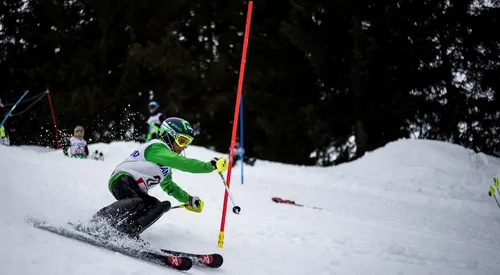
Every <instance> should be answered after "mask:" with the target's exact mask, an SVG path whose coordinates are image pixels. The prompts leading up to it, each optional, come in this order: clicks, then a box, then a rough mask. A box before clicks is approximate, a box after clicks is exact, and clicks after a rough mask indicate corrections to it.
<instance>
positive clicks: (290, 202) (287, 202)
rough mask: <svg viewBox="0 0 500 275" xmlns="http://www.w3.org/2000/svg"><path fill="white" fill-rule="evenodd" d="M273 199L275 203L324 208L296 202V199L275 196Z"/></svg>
mask: <svg viewBox="0 0 500 275" xmlns="http://www.w3.org/2000/svg"><path fill="white" fill-rule="evenodd" d="M271 199H272V200H273V201H274V202H275V203H285V204H291V205H296V206H300V207H307V208H312V209H318V210H323V208H319V207H316V206H308V205H303V204H298V203H295V201H292V200H286V199H282V198H280V197H273V198H271Z"/></svg>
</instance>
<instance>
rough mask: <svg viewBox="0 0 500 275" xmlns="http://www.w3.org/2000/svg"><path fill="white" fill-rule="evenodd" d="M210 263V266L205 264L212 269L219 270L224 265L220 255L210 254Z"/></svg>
mask: <svg viewBox="0 0 500 275" xmlns="http://www.w3.org/2000/svg"><path fill="white" fill-rule="evenodd" d="M212 257H213V259H212V262H211V263H210V264H207V266H209V267H213V268H219V267H221V266H222V264H223V263H224V258H223V257H222V255H220V254H217V253H216V254H212Z"/></svg>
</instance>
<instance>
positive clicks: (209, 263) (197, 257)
mask: <svg viewBox="0 0 500 275" xmlns="http://www.w3.org/2000/svg"><path fill="white" fill-rule="evenodd" d="M68 224H69V225H70V226H71V227H73V229H75V230H77V231H78V232H81V233H83V234H86V235H89V234H90V233H89V231H88V229H86V228H85V226H83V227H82V226H80V225H79V224H75V223H72V222H69V223H68ZM90 236H92V237H96V236H94V235H90ZM137 244H138V247H141V249H143V250H147V251H149V252H152V253H156V254H168V255H169V256H177V257H186V258H189V259H191V261H192V262H193V264H194V265H197V266H204V267H211V268H219V267H221V266H222V263H223V261H224V259H223V257H222V255H220V254H217V253H211V254H194V253H188V252H181V251H175V250H170V249H158V248H155V247H152V246H150V245H149V244H147V245H146V246H145V245H144V243H140V242H137Z"/></svg>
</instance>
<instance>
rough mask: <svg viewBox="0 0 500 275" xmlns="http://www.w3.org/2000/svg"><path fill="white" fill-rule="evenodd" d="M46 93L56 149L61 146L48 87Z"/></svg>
mask: <svg viewBox="0 0 500 275" xmlns="http://www.w3.org/2000/svg"><path fill="white" fill-rule="evenodd" d="M46 93H47V97H48V98H49V105H50V111H51V112H52V121H53V123H54V129H55V131H56V143H57V149H60V147H61V146H60V145H59V134H58V131H57V123H56V114H55V112H54V106H53V105H52V98H51V97H50V92H49V89H47V92H46Z"/></svg>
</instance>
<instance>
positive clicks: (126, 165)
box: [111, 139, 172, 193]
mask: <svg viewBox="0 0 500 275" xmlns="http://www.w3.org/2000/svg"><path fill="white" fill-rule="evenodd" d="M153 143H163V144H165V143H164V142H163V141H161V140H157V139H154V140H151V141H149V142H147V143H145V144H143V145H141V146H140V147H139V148H137V149H136V150H135V151H134V152H132V154H130V156H128V158H127V159H125V161H123V162H122V163H120V164H118V166H117V167H116V169H115V171H113V174H112V175H111V176H114V175H116V174H118V173H120V172H125V173H128V174H130V175H132V177H133V178H134V179H135V181H136V182H137V184H138V185H139V187H140V188H141V190H142V191H143V192H144V193H148V191H149V189H150V188H153V187H155V186H156V185H158V184H159V183H160V182H162V181H163V180H164V179H165V178H166V177H167V176H168V174H169V173H171V171H172V169H171V168H170V167H167V166H165V165H161V164H156V163H153V162H149V161H147V160H146V159H145V158H144V153H145V150H146V148H147V147H148V146H149V145H151V144H153ZM165 145H166V144H165Z"/></svg>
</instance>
